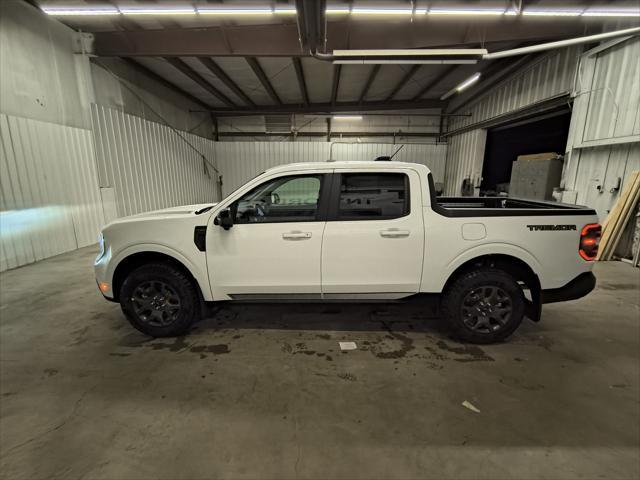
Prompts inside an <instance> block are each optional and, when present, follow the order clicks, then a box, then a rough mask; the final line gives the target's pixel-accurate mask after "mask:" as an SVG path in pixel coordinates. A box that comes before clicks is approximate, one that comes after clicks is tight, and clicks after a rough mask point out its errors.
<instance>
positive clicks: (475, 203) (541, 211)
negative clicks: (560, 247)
mask: <svg viewBox="0 0 640 480" xmlns="http://www.w3.org/2000/svg"><path fill="white" fill-rule="evenodd" d="M428 181H429V192H430V196H431V208H432V209H433V210H434V211H435V212H436V213H439V214H440V215H444V216H445V217H514V216H524V215H531V216H537V217H541V216H558V215H596V211H595V210H594V209H592V208H589V207H584V206H582V205H571V204H568V203H558V202H550V201H540V200H527V199H524V198H512V197H438V196H436V194H435V188H434V183H433V176H432V175H431V173H430V174H429V177H428Z"/></svg>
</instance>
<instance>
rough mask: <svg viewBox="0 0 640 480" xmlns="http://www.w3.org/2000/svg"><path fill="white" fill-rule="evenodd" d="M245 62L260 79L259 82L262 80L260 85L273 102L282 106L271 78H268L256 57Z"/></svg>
mask: <svg viewBox="0 0 640 480" xmlns="http://www.w3.org/2000/svg"><path fill="white" fill-rule="evenodd" d="M245 60H246V61H247V63H248V64H249V66H250V67H251V70H253V73H254V74H255V75H256V77H258V80H260V83H261V84H262V86H263V87H264V89H265V90H266V91H267V93H268V94H269V96H270V97H271V100H273V101H274V102H275V103H276V104H277V105H282V100H280V97H279V96H278V94H277V93H276V91H275V90H274V88H273V85H271V82H270V81H269V77H267V74H266V73H264V70H263V69H262V67H261V66H260V62H258V59H257V58H255V57H246V58H245Z"/></svg>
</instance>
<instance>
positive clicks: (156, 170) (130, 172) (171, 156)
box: [91, 104, 218, 216]
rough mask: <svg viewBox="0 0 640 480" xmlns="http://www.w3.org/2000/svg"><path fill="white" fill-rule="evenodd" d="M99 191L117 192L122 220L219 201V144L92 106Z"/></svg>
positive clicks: (117, 202)
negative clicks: (143, 214)
mask: <svg viewBox="0 0 640 480" xmlns="http://www.w3.org/2000/svg"><path fill="white" fill-rule="evenodd" d="M91 112H92V119H93V129H94V135H95V143H96V155H97V162H98V173H99V181H100V187H112V188H113V189H114V193H115V200H116V206H117V213H118V215H119V216H127V215H133V214H136V213H140V212H145V211H149V210H157V209H160V208H167V207H171V206H175V205H187V204H194V203H206V202H213V201H217V199H218V192H217V186H216V185H217V184H216V175H215V173H214V171H213V168H211V167H208V169H207V170H208V174H207V173H205V166H204V162H203V159H202V156H201V154H202V155H204V156H205V157H206V159H207V161H208V164H209V165H213V166H215V165H216V161H215V151H214V142H213V141H212V140H209V139H206V138H203V137H199V136H196V135H192V134H189V133H185V132H179V133H176V132H175V131H174V130H172V129H171V128H169V127H167V126H165V125H161V124H159V123H155V122H150V121H148V120H145V119H142V118H140V117H137V116H133V115H128V114H126V113H123V112H121V111H118V110H114V109H112V108H108V107H104V106H102V105H95V104H94V105H92V109H91Z"/></svg>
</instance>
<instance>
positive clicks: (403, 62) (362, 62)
mask: <svg viewBox="0 0 640 480" xmlns="http://www.w3.org/2000/svg"><path fill="white" fill-rule="evenodd" d="M333 63H334V64H335V65H473V64H476V63H478V61H477V60H463V59H460V60H456V59H454V60H420V59H411V58H406V59H402V58H399V59H397V60H390V59H375V58H367V59H364V58H363V59H359V60H334V61H333Z"/></svg>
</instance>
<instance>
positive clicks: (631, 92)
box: [579, 37, 640, 142]
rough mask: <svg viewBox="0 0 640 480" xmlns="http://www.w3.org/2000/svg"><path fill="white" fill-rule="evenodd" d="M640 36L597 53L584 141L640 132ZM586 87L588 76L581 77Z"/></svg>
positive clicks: (589, 93)
mask: <svg viewBox="0 0 640 480" xmlns="http://www.w3.org/2000/svg"><path fill="white" fill-rule="evenodd" d="M639 59H640V38H638V37H634V38H631V39H630V40H628V41H626V42H623V43H618V44H617V45H615V46H613V47H612V48H609V49H606V50H604V51H603V52H601V53H598V54H597V55H596V57H595V69H594V73H593V79H592V80H591V88H589V89H588V91H586V90H585V89H584V87H583V88H582V89H581V92H579V93H580V94H584V96H585V97H586V98H585V101H587V102H588V110H587V122H586V128H585V130H584V137H583V138H582V141H583V142H592V141H595V140H602V139H609V138H620V137H626V136H630V135H634V134H635V135H638V134H640V108H639V106H640V60H639ZM580 80H582V82H580V83H581V84H582V85H583V86H584V85H585V84H586V83H587V82H586V80H588V79H582V78H581V79H580Z"/></svg>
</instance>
